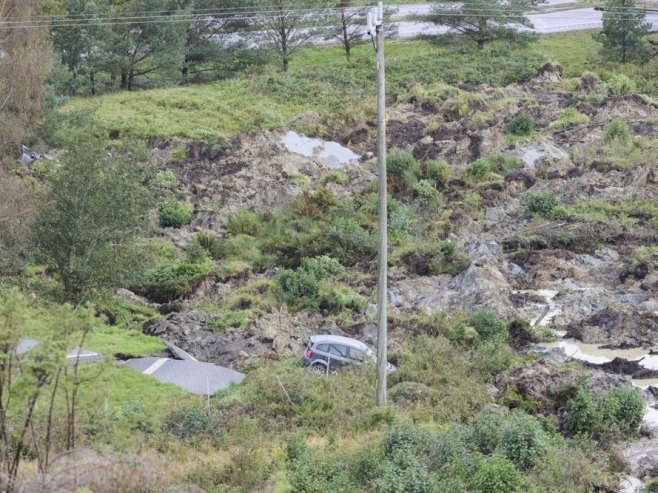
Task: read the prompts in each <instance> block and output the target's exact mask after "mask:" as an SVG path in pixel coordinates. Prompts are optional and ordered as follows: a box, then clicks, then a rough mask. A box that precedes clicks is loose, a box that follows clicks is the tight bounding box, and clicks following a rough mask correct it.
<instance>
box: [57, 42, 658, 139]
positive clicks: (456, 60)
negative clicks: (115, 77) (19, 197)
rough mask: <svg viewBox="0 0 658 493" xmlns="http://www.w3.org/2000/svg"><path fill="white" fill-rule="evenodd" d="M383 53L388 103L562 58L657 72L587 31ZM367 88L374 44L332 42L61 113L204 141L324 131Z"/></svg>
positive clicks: (350, 120)
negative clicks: (620, 55) (310, 125)
mask: <svg viewBox="0 0 658 493" xmlns="http://www.w3.org/2000/svg"><path fill="white" fill-rule="evenodd" d="M386 50H387V52H386V54H387V95H388V100H389V102H390V103H395V102H396V101H404V100H405V97H407V93H408V92H409V89H410V88H411V87H412V86H413V85H414V84H422V85H427V84H432V83H437V82H440V83H447V84H457V83H460V82H461V83H466V84H471V85H478V84H483V83H487V84H497V85H500V84H503V85H504V84H509V83H514V82H516V81H519V80H524V79H526V78H528V77H531V76H532V75H533V74H534V73H535V71H536V69H537V68H538V67H539V66H540V65H541V63H543V62H544V61H553V62H558V63H560V64H562V65H563V66H564V67H565V76H567V77H575V76H579V75H580V74H581V73H582V72H583V71H592V72H597V73H599V74H600V75H601V76H602V77H604V78H606V77H607V76H608V75H610V74H611V73H613V72H615V71H623V72H624V73H626V74H627V75H629V76H631V77H633V78H635V79H636V82H638V88H639V89H640V90H642V91H643V92H648V93H651V92H653V91H654V90H655V88H654V85H655V83H656V82H655V80H656V78H655V77H654V74H655V73H656V72H658V62H656V61H652V62H650V63H649V64H647V65H646V66H644V67H637V66H632V65H627V66H624V67H619V66H611V65H606V64H603V63H602V62H601V59H600V57H599V54H598V44H597V43H596V42H595V41H594V40H593V39H592V32H578V33H567V34H558V35H550V36H543V37H542V38H540V40H539V41H538V42H537V43H535V44H534V45H531V46H530V47H525V48H523V47H516V46H509V45H507V44H505V43H494V44H492V45H489V46H488V47H486V48H485V49H484V50H482V51H478V50H475V49H473V48H472V47H471V45H468V44H465V43H464V42H463V41H461V40H455V39H445V38H444V39H441V40H439V41H437V40H434V39H421V40H413V41H399V40H396V41H389V42H388V43H387V47H386ZM374 94H375V61H374V55H373V50H372V46H371V45H369V44H364V45H360V46H357V47H356V48H355V49H354V50H353V56H352V60H351V61H347V60H346V59H345V56H344V53H343V52H342V50H341V47H340V46H329V47H314V48H308V49H306V50H303V51H301V52H300V53H299V54H298V55H297V56H295V57H294V59H293V61H292V64H291V69H290V72H289V73H287V74H283V73H280V72H279V71H278V70H277V68H276V66H274V65H271V66H268V67H265V68H264V69H263V70H262V71H261V72H260V73H259V74H258V75H252V76H240V77H238V78H236V79H232V80H225V81H220V82H216V83H213V84H209V85H193V86H187V87H176V88H169V89H152V90H145V91H135V92H121V93H115V94H108V95H105V96H101V97H95V98H92V97H87V98H74V99H72V100H70V101H69V102H68V103H66V104H65V105H64V106H63V108H62V109H61V113H62V114H63V115H67V114H70V113H71V112H73V111H74V110H81V111H90V112H93V118H92V120H93V122H94V123H95V125H97V126H98V127H99V130H101V131H108V132H110V131H111V132H113V133H115V134H119V135H131V136H136V137H139V138H148V137H152V136H160V137H178V138H191V139H201V140H212V139H214V138H218V137H230V136H232V135H235V134H238V133H241V132H245V131H250V130H260V129H264V130H267V129H277V128H282V127H285V126H286V124H287V122H288V121H289V119H290V118H291V117H292V116H294V115H296V114H299V113H302V112H304V111H316V112H318V113H319V114H320V115H321V116H322V119H323V123H324V124H325V125H326V127H327V128H340V127H341V126H345V125H352V124H358V123H359V122H366V121H369V120H370V119H372V118H373V116H374V111H375V107H374ZM63 128H66V122H64V123H63Z"/></svg>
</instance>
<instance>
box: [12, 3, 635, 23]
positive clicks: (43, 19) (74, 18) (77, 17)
mask: <svg viewBox="0 0 658 493" xmlns="http://www.w3.org/2000/svg"><path fill="white" fill-rule="evenodd" d="M311 5H313V4H305V6H309V8H287V9H275V8H272V7H270V8H267V9H256V10H254V9H252V10H244V9H242V8H240V7H236V8H222V9H194V10H187V9H180V10H172V9H167V10H152V11H142V12H129V13H128V14H129V15H119V14H111V13H103V14H100V15H99V14H98V13H81V14H73V15H69V16H65V17H61V16H35V17H33V18H32V19H33V20H30V21H25V19H20V18H18V17H6V18H5V20H4V21H2V23H1V24H9V25H11V24H20V25H21V26H25V25H28V24H29V25H30V26H33V25H36V24H46V25H47V24H50V23H57V22H60V21H63V22H67V23H74V22H81V23H83V22H88V21H90V20H94V21H97V20H103V21H105V20H107V21H123V20H130V19H133V20H134V19H138V20H141V19H151V18H167V17H172V16H178V17H181V18H183V17H185V18H187V17H202V16H206V17H227V18H229V19H233V20H235V19H237V20H239V19H248V18H250V17H253V16H258V15H259V14H274V15H267V16H265V17H272V16H278V15H289V16H292V15H299V13H302V15H303V14H304V13H308V14H311V13H317V12H340V11H341V10H343V8H342V7H336V6H334V7H310V6H311ZM409 5H413V4H409ZM347 9H348V10H362V11H365V9H366V8H365V7H348V8H347ZM453 11H454V13H451V12H453ZM626 11H627V12H628V14H626V13H625V11H622V10H621V9H616V10H615V12H616V14H615V15H616V16H617V17H620V18H625V17H626V16H627V15H628V16H632V15H634V14H636V13H638V12H644V11H645V10H643V9H636V8H633V9H627V10H626ZM496 12H499V9H496V8H467V9H464V8H462V9H458V8H455V9H442V10H440V14H441V15H443V16H448V17H450V16H468V15H486V14H493V13H496ZM565 12H570V11H556V12H544V13H541V12H529V11H528V10H527V9H520V8H506V9H505V12H504V13H503V14H501V15H499V16H498V17H499V18H510V17H515V16H517V15H525V16H533V15H551V14H555V15H556V16H557V15H559V16H561V17H564V14H565ZM611 12H612V11H611ZM592 13H593V12H592V11H591V10H587V11H581V12H577V13H576V12H573V13H571V14H570V15H578V14H582V15H591V14H592ZM431 14H432V11H430V14H428V15H431ZM414 16H417V17H425V16H426V15H425V14H410V15H409V17H414Z"/></svg>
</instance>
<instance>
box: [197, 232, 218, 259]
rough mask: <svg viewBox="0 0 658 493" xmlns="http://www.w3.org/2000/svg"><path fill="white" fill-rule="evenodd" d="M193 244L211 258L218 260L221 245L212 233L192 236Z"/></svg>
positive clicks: (199, 233)
mask: <svg viewBox="0 0 658 493" xmlns="http://www.w3.org/2000/svg"><path fill="white" fill-rule="evenodd" d="M194 242H196V243H197V244H198V245H199V246H201V248H203V249H204V250H205V251H206V252H208V255H210V256H211V257H212V258H214V259H217V258H219V252H220V249H221V244H220V242H219V239H217V235H216V234H215V233H214V232H213V231H199V232H198V233H197V234H195V235H194Z"/></svg>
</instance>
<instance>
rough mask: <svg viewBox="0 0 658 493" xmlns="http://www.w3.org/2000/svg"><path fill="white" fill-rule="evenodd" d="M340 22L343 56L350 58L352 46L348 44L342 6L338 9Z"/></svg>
mask: <svg viewBox="0 0 658 493" xmlns="http://www.w3.org/2000/svg"><path fill="white" fill-rule="evenodd" d="M340 22H341V27H342V29H343V46H344V47H345V56H346V57H347V59H348V60H349V59H350V56H351V50H352V47H351V46H350V38H349V36H348V33H347V19H346V18H345V9H344V6H343V7H342V8H341V9H340Z"/></svg>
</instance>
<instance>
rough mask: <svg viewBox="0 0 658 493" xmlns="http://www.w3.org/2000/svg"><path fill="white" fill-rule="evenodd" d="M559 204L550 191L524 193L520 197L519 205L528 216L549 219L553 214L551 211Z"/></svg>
mask: <svg viewBox="0 0 658 493" xmlns="http://www.w3.org/2000/svg"><path fill="white" fill-rule="evenodd" d="M560 205H561V204H560V202H559V201H558V199H557V198H556V197H555V195H553V194H552V193H541V194H535V193H526V194H525V195H524V196H523V197H522V198H521V206H522V207H523V208H524V209H525V212H526V214H527V215H528V216H530V217H543V218H546V219H550V218H551V217H552V216H553V211H554V210H555V209H556V208H557V207H558V206H560Z"/></svg>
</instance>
